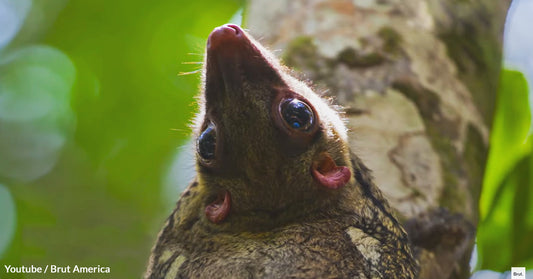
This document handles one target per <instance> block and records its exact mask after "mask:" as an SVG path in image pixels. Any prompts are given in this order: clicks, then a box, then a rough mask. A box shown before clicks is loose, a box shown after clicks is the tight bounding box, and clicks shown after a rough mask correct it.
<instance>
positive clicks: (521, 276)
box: [511, 267, 526, 279]
mask: <svg viewBox="0 0 533 279" xmlns="http://www.w3.org/2000/svg"><path fill="white" fill-rule="evenodd" d="M511 279H526V268H525V267H511Z"/></svg>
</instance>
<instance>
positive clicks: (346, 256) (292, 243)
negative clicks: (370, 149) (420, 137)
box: [146, 157, 418, 279]
mask: <svg viewBox="0 0 533 279" xmlns="http://www.w3.org/2000/svg"><path fill="white" fill-rule="evenodd" d="M352 162H353V164H354V169H353V171H354V173H355V177H356V181H357V182H356V183H354V184H353V185H349V186H346V190H345V191H344V194H345V196H343V198H342V200H341V201H339V203H338V207H336V208H332V209H330V210H329V211H327V212H321V213H319V214H316V215H313V217H312V218H306V220H303V221H302V222H298V223H291V224H287V225H285V226H283V227H279V228H275V229H272V230H270V231H268V232H259V233H250V232H241V233H234V232H224V231H217V230H216V228H213V226H212V225H211V224H209V223H208V222H206V221H205V219H204V218H203V216H201V217H192V215H190V214H189V213H192V212H201V211H202V208H201V207H199V205H200V204H201V203H199V202H198V201H199V200H201V199H202V193H201V187H200V186H199V185H198V183H197V182H194V183H192V184H191V185H190V186H189V188H188V189H187V190H186V191H185V192H184V193H183V194H182V197H181V199H180V200H179V201H178V205H177V207H176V209H175V210H174V212H173V213H172V215H171V216H170V217H169V218H168V220H167V224H166V226H165V227H164V229H163V230H162V231H161V233H160V235H159V239H158V241H157V244H156V246H155V247H154V249H153V252H152V256H151V259H150V266H149V269H148V272H147V273H146V278H150V279H155V278H391V279H394V278H398V279H399V278H416V274H417V268H418V267H417V265H416V261H415V260H414V258H413V256H412V253H411V250H410V247H409V242H408V239H407V235H406V233H405V231H404V230H403V229H402V227H401V226H400V225H399V223H398V221H397V220H396V219H395V218H394V216H393V215H392V214H391V210H390V208H389V206H388V204H387V202H386V201H385V200H384V199H383V197H382V195H381V193H380V192H379V190H378V189H377V188H376V187H375V185H374V184H373V183H372V180H371V177H370V172H369V171H368V170H367V169H366V168H365V167H364V165H362V163H361V162H360V161H359V160H358V159H357V158H356V157H355V158H354V159H353V160H352ZM358 168H359V169H358ZM354 229H355V230H356V231H358V232H360V233H359V235H358V236H357V237H356V238H354V237H353V235H352V234H351V233H350V230H354ZM364 238H368V239H370V240H372V241H370V242H369V243H364V242H365V241H363V240H364ZM367 242H368V241H367ZM365 244H367V245H366V247H365ZM361 245H363V246H361ZM372 253H375V255H372Z"/></svg>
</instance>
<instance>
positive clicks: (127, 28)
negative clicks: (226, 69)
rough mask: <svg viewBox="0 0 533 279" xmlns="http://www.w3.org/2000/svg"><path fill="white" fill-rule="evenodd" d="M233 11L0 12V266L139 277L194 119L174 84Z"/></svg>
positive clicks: (35, 5)
mask: <svg viewBox="0 0 533 279" xmlns="http://www.w3.org/2000/svg"><path fill="white" fill-rule="evenodd" d="M242 4H243V3H242V2H241V1H232V0H226V1H214V0H213V1H211V0H203V1H175V0H173V1H166V0H163V1H138V0H128V1H125V0H118V1H103V0H94V1H78V0H73V1H65V0H50V1H30V0H24V1H22V0H20V1H19V0H0V9H2V12H3V13H2V15H6V14H7V15H8V16H9V17H5V18H3V19H2V21H1V22H5V21H7V23H8V24H9V25H5V27H1V28H3V29H1V28H0V30H2V36H0V183H2V184H3V185H4V186H0V202H2V204H1V206H0V211H2V212H0V249H1V250H0V257H2V260H1V262H2V264H4V263H8V264H13V265H19V264H26V265H31V264H33V265H46V264H56V265H74V264H78V265H86V266H95V265H103V266H110V267H111V274H110V275H109V276H102V275H99V276H97V277H95V278H139V277H140V275H141V274H142V272H143V271H144V269H145V266H146V263H147V259H148V256H149V252H150V248H151V245H152V244H153V242H154V241H155V236H156V235H157V231H158V230H159V228H160V227H161V226H162V224H163V222H164V220H165V218H166V216H167V215H168V213H169V212H170V209H169V208H168V207H167V206H165V205H166V204H165V203H162V202H161V200H162V189H161V187H162V186H161V185H162V181H163V180H164V176H165V174H166V173H165V172H166V171H167V169H168V166H169V164H170V163H171V161H172V160H173V154H174V153H175V152H177V147H178V146H179V145H180V144H182V143H183V142H184V140H186V139H187V137H188V134H189V128H188V127H187V124H188V121H189V120H190V118H191V117H192V114H193V112H194V110H195V106H194V105H193V104H194V96H195V95H196V94H197V93H198V84H199V78H200V75H199V74H191V75H178V73H180V72H190V71H195V70H198V69H200V68H201V64H192V65H191V64H185V65H184V64H182V63H183V62H202V60H203V52H204V45H205V40H206V38H207V35H208V34H209V32H210V31H211V30H212V29H213V28H214V27H216V26H218V25H221V24H224V23H227V22H228V20H229V19H230V18H231V17H232V15H234V14H235V13H236V12H237V11H238V9H239V8H241V7H242ZM6 11H7V12H6ZM4 20H5V21H4ZM22 23H23V24H22ZM6 30H7V31H6ZM4 31H5V32H4ZM177 186H182V185H177ZM177 186H176V187H177ZM171 198H172V199H173V200H177V198H178V197H177V196H175V197H171ZM14 205H16V210H15V208H14ZM10 231H11V233H9V232H10ZM13 235H14V236H13ZM2 245H4V246H5V247H3V246H2ZM2 248H7V250H5V251H4V249H2ZM2 252H4V253H2ZM3 274H5V269H4V268H3V265H2V272H0V278H4V276H3ZM18 276H19V277H21V278H23V277H24V276H23V275H18ZM15 277H16V276H15ZM15 277H13V276H12V275H10V276H9V278H15ZM32 277H39V275H26V278H32ZM58 278H61V277H60V276H58ZM65 278H68V276H66V277H65Z"/></svg>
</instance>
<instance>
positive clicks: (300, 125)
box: [280, 99, 315, 131]
mask: <svg viewBox="0 0 533 279" xmlns="http://www.w3.org/2000/svg"><path fill="white" fill-rule="evenodd" d="M280 112H281V116H282V118H283V120H284V121H285V122H286V123H287V125H289V127H291V128H292V129H295V130H299V131H307V130H309V129H310V128H311V127H312V126H313V124H314V122H315V116H314V115H313V110H312V109H311V108H310V107H309V106H308V105H307V104H306V103H304V102H302V101H300V100H298V99H287V100H286V101H285V102H283V103H282V104H281V110H280Z"/></svg>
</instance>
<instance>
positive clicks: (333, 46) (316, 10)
mask: <svg viewBox="0 0 533 279" xmlns="http://www.w3.org/2000/svg"><path fill="white" fill-rule="evenodd" d="M509 4H510V1H509V0H508V1H493V0H470V1H468V0H454V1H452V0H449V1H446V0H403V1H402V0H351V1H349V0H330V1H327V0H286V1H283V0H275V1H272V0H251V1H250V3H249V6H248V14H247V28H248V29H249V31H250V32H251V33H252V34H253V35H254V36H256V37H257V38H261V42H262V43H263V44H266V45H269V46H271V48H272V49H274V50H276V49H282V50H283V52H282V53H278V54H280V56H281V57H282V58H283V60H284V62H285V64H287V65H288V66H289V67H291V68H294V69H296V70H297V71H298V72H299V74H302V75H303V76H304V77H305V78H308V79H310V80H312V81H313V82H314V84H315V87H316V88H317V91H324V92H326V93H325V94H326V95H327V96H331V97H333V100H334V102H336V103H338V104H340V105H342V106H343V107H344V109H345V112H346V118H347V120H348V127H349V128H350V141H351V143H350V145H351V148H352V151H353V152H354V153H356V154H357V155H358V156H359V157H361V158H362V160H363V162H364V163H365V164H366V165H367V166H368V167H369V168H370V169H372V170H373V174H374V177H375V181H376V184H377V185H378V187H380V189H381V190H382V191H383V193H384V195H385V196H386V197H387V199H388V201H389V203H390V204H391V206H392V207H393V208H394V209H395V210H396V211H397V212H396V213H397V216H398V218H399V219H400V220H401V221H402V222H404V224H405V226H406V228H407V230H408V233H409V234H410V237H411V239H412V240H413V242H414V243H415V246H417V249H415V250H416V253H417V254H418V257H419V260H420V264H421V275H420V278H467V277H468V276H469V273H470V269H469V259H470V254H471V250H472V247H473V245H474V236H475V225H476V224H477V221H478V200H479V195H480V191H481V185H482V178H483V172H484V166H485V161H486V157H487V150H488V140H489V129H490V126H491V121H492V116H493V108H494V102H495V96H496V90H497V85H498V77H499V71H500V66H501V53H502V51H501V49H502V34H503V25H504V20H505V15H506V12H507V8H508V5H509ZM443 209H446V210H443Z"/></svg>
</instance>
